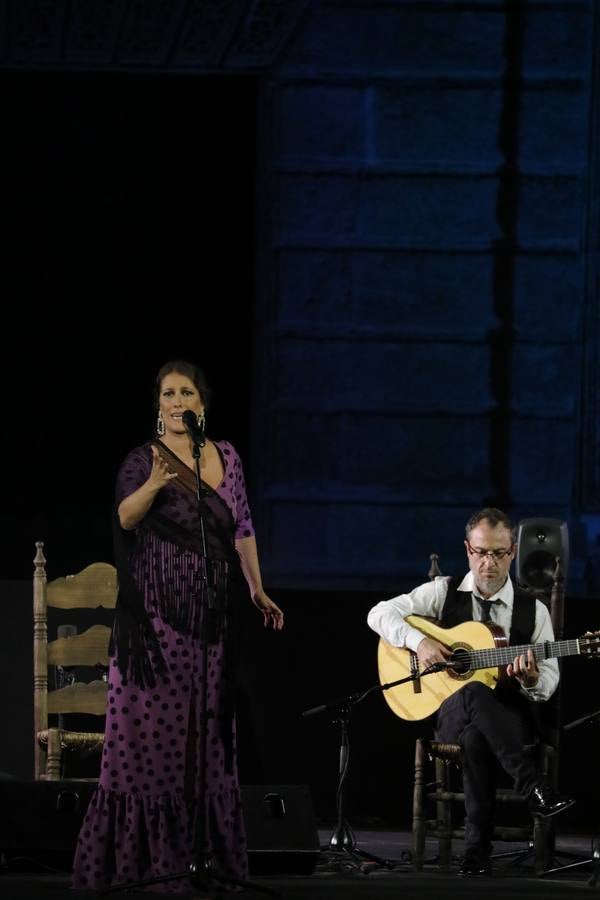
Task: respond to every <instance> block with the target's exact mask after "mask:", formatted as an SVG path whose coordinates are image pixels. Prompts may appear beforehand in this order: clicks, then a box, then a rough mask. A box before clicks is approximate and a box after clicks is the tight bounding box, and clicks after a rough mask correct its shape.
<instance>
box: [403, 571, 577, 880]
mask: <svg viewBox="0 0 600 900" xmlns="http://www.w3.org/2000/svg"><path fill="white" fill-rule="evenodd" d="M430 562H431V566H430V569H429V572H428V576H429V578H430V580H433V579H434V578H436V577H437V576H439V575H441V574H442V573H441V571H440V569H439V566H438V556H437V555H436V554H435V553H432V554H431V556H430ZM536 597H537V598H539V599H540V600H542V601H543V602H545V603H546V605H547V606H548V607H549V609H550V616H551V619H552V623H553V627H554V630H555V636H556V639H557V640H558V639H560V637H562V629H563V619H564V575H563V570H562V566H561V563H560V560H559V559H558V558H557V560H556V569H555V572H554V578H553V584H552V589H551V592H550V595H548V593H545V594H543V593H536ZM549 702H552V700H551V701H549ZM552 719H553V720H555V721H553V722H552V723H551V726H550V728H549V729H548V731H549V733H550V734H551V738H550V737H549V738H546V739H545V740H544V739H541V740H540V742H539V743H538V744H536V745H535V746H534V747H531V748H527V749H528V751H529V752H534V753H535V756H536V763H537V766H538V769H539V772H540V777H541V778H545V779H548V780H550V781H551V782H552V783H553V784H554V785H556V781H557V775H558V755H557V747H558V733H559V729H558V702H556V704H555V706H554V708H553V709H552ZM546 740H548V742H546ZM460 773H461V748H460V746H459V745H458V744H443V743H441V742H439V741H435V740H432V739H430V738H428V737H427V738H425V737H419V738H417V740H416V745H415V773H414V777H415V781H414V792H413V821H412V846H413V865H414V868H415V869H416V870H417V871H420V870H421V869H422V868H423V865H424V855H425V840H426V838H427V837H430V838H431V837H432V838H434V839H436V840H437V846H438V855H437V860H436V861H437V863H438V864H439V865H440V866H441V867H442V868H449V867H450V865H451V862H452V839H453V838H457V839H464V836H465V828H464V815H463V816H462V817H461V819H460V820H459V821H458V822H457V821H455V809H456V807H457V806H458V805H459V804H463V803H464V793H463V792H462V784H461V778H460ZM496 802H497V804H502V803H506V804H507V807H506V808H507V809H510V810H511V811H512V821H511V822H510V823H509V824H506V825H503V824H501V822H502V817H501V814H500V815H499V817H498V824H496V825H495V828H494V836H493V837H494V840H496V841H520V842H525V843H526V844H527V849H524V850H522V851H516V852H510V853H506V854H496V856H497V857H498V856H502V855H505V856H512V857H513V858H516V861H517V862H521V861H522V860H524V859H525V858H527V857H532V858H533V863H534V868H535V871H536V873H537V874H540V873H541V872H543V871H545V870H546V869H548V868H549V866H550V865H551V863H552V859H553V855H554V825H553V822H552V821H551V820H548V819H543V818H541V817H539V816H534V817H533V822H532V821H531V817H530V816H529V814H528V812H527V811H526V807H525V801H524V800H523V798H522V797H521V795H520V794H518V793H517V792H516V791H515V790H514V789H513V788H500V787H499V788H498V789H497V790H496ZM508 804H510V806H508ZM519 805H520V806H521V807H522V810H521V812H522V813H523V814H522V815H521V816H520V817H519V816H517V808H518V806H519ZM431 807H433V810H434V813H435V817H434V818H428V815H430V810H431ZM507 817H508V819H509V820H510V819H511V813H507ZM516 820H517V821H516Z"/></svg>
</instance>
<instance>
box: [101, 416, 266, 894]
mask: <svg viewBox="0 0 600 900" xmlns="http://www.w3.org/2000/svg"><path fill="white" fill-rule="evenodd" d="M186 428H187V430H188V434H189V436H190V438H191V441H192V457H193V459H194V471H195V473H196V499H197V501H198V518H199V521H200V543H201V547H202V557H203V559H204V568H203V572H202V582H203V585H204V591H203V595H204V597H205V604H204V608H203V609H201V611H200V651H201V654H202V720H201V722H200V731H201V735H200V754H199V755H200V772H199V775H198V797H199V800H198V803H197V804H196V814H195V822H194V860H193V862H192V863H191V864H190V867H189V869H187V870H186V871H185V872H176V873H174V874H172V875H156V876H154V877H150V878H145V879H143V880H140V881H133V882H128V883H126V884H118V885H113V886H111V887H109V888H106V889H105V890H103V891H101V892H100V893H101V894H102V895H104V894H111V893H113V892H115V891H122V890H126V891H131V890H134V889H135V888H138V887H143V886H145V885H147V884H166V883H167V882H169V881H180V880H182V879H184V878H187V879H189V880H190V882H191V884H192V885H193V887H194V889H195V890H202V891H209V893H210V895H211V896H212V897H214V898H215V900H220V898H222V896H223V893H222V892H223V891H227V892H229V890H230V886H231V887H237V888H240V889H246V888H248V889H251V890H253V891H257V892H259V893H263V894H269V895H270V896H272V897H280V896H281V894H280V893H279V891H276V890H273V889H272V888H267V887H263V886H262V885H258V884H255V883H254V882H251V881H244V880H242V879H240V878H234V877H233V876H229V875H224V874H223V873H221V872H218V871H217V870H216V869H215V866H214V861H213V854H212V853H211V851H210V849H209V847H208V840H207V827H206V826H207V813H208V809H207V803H206V759H207V741H208V735H207V723H208V715H207V712H208V710H207V707H208V640H209V628H208V625H209V615H210V614H211V613H217V612H218V606H217V601H216V597H215V594H214V590H213V588H212V587H211V586H210V584H209V581H208V577H207V575H208V567H209V559H208V555H207V552H206V534H205V530H204V515H203V505H202V498H203V497H205V496H206V495H207V493H208V491H207V490H206V488H204V487H203V486H202V478H201V476H200V455H201V451H202V447H204V445H205V443H206V440H205V436H204V429H203V428H200V427H198V428H191V427H188V425H187V423H186Z"/></svg>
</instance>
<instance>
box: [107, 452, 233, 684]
mask: <svg viewBox="0 0 600 900" xmlns="http://www.w3.org/2000/svg"><path fill="white" fill-rule="evenodd" d="M153 443H154V446H156V447H157V448H158V450H159V453H160V454H161V456H162V457H163V458H164V459H165V460H166V461H167V462H168V465H169V468H170V470H171V471H173V472H177V475H178V477H177V479H174V480H173V481H172V482H170V483H169V484H168V485H167V486H165V487H164V488H163V489H162V490H161V491H160V492H159V494H158V495H157V497H156V500H155V502H154V504H153V505H152V507H151V509H150V510H149V512H148V513H147V514H146V516H145V517H144V519H143V521H142V522H141V523H140V525H139V526H138V528H137V529H136V530H135V531H125V530H124V529H123V528H121V525H120V522H119V518H118V515H117V509H116V507H117V506H118V502H119V501H117V504H116V507H115V510H114V513H113V541H114V556H115V565H116V568H117V575H118V581H119V594H118V598H117V608H116V614H115V623H114V627H113V632H112V637H111V646H110V653H111V655H114V656H115V657H116V663H117V666H118V668H119V671H120V673H121V676H122V677H123V678H124V679H131V681H133V682H134V684H136V685H138V686H139V687H141V688H144V686H149V687H152V686H154V684H155V683H156V677H157V676H161V675H165V674H166V672H167V668H166V665H165V661H164V659H163V656H162V652H161V649H160V644H159V641H158V637H157V635H156V633H155V632H154V629H153V628H152V624H151V621H150V616H151V613H152V612H153V611H152V610H149V608H148V603H147V598H146V599H145V598H144V596H143V594H142V592H141V591H140V589H139V588H138V585H137V584H136V579H135V578H134V576H133V572H132V558H133V556H134V554H135V553H136V550H137V549H138V548H139V546H140V543H141V542H165V541H167V542H171V543H172V544H174V545H176V546H177V547H179V548H184V549H187V550H191V551H193V552H194V553H195V554H198V556H199V557H201V559H200V568H201V571H200V572H198V573H197V590H196V591H195V592H194V596H193V598H190V597H189V596H185V594H184V593H182V592H181V591H178V590H166V588H165V589H164V590H160V589H159V590H158V591H155V597H154V601H155V604H156V610H154V612H156V614H157V615H158V616H160V618H161V619H162V620H163V621H164V622H166V623H167V624H168V625H170V626H171V627H172V628H174V629H175V630H177V631H180V632H182V633H184V634H196V635H197V634H199V631H200V626H201V621H202V620H201V616H202V615H205V614H206V615H207V616H208V622H207V632H206V633H207V636H208V639H209V640H216V639H218V638H219V637H222V636H225V635H228V636H229V637H230V638H231V637H233V628H232V612H233V610H234V609H235V606H236V602H235V598H236V596H237V594H238V592H239V591H242V590H245V591H246V593H247V590H248V588H247V585H246V582H245V579H244V577H243V574H242V571H241V566H240V560H239V555H238V553H237V551H236V549H235V538H234V535H235V522H234V520H233V516H232V514H231V511H230V510H229V508H228V506H227V504H226V503H225V501H224V500H223V499H222V498H221V497H220V496H219V495H218V494H217V493H216V491H214V490H213V489H212V488H210V487H209V486H208V485H206V484H205V483H204V482H203V483H202V486H203V488H204V496H203V497H202V498H201V500H200V506H199V504H198V499H197V496H196V477H195V474H194V473H193V472H192V471H191V470H190V469H189V468H188V467H187V466H186V465H185V463H183V462H182V461H181V460H180V459H179V457H177V456H176V455H175V454H174V453H172V452H171V451H170V450H169V449H168V448H167V447H166V446H165V445H164V444H162V443H161V442H160V441H155V442H153ZM200 511H201V513H202V519H203V522H204V536H205V542H206V557H204V554H203V545H202V538H201V531H200V515H199V513H200ZM175 576H176V573H175ZM137 581H138V583H139V578H138V579H137Z"/></svg>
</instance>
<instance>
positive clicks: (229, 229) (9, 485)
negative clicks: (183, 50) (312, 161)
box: [1, 72, 256, 578]
mask: <svg viewBox="0 0 600 900" xmlns="http://www.w3.org/2000/svg"><path fill="white" fill-rule="evenodd" d="M1 78H2V83H3V87H4V90H3V97H4V100H5V102H4V113H3V119H4V127H3V132H4V138H3V143H4V144H5V149H6V151H7V152H6V153H5V162H4V167H3V178H2V181H3V184H2V189H3V190H2V192H3V194H4V197H5V214H6V216H5V218H6V225H7V237H8V243H7V248H8V252H7V254H6V260H5V271H4V277H5V283H4V290H3V294H4V303H3V327H2V360H3V373H4V374H3V381H4V385H3V387H4V390H3V397H4V403H3V420H4V429H3V432H4V450H5V456H4V472H5V478H4V483H3V493H4V497H3V501H4V502H3V503H2V518H3V520H4V521H3V523H2V524H3V529H2V530H3V533H4V542H3V543H4V556H5V558H4V564H3V575H4V577H6V578H28V577H29V575H30V573H31V559H32V557H33V543H34V541H35V540H43V541H44V542H45V544H46V554H47V558H48V571H49V574H50V575H51V576H52V575H57V574H63V572H64V571H65V570H66V571H76V570H77V568H78V567H81V566H82V565H85V564H87V563H89V562H90V561H91V560H93V559H99V558H109V555H110V552H111V550H110V528H109V522H110V508H111V503H112V491H113V485H114V478H115V474H116V469H117V466H118V464H119V463H120V461H121V459H122V458H123V456H124V455H125V454H126V453H127V452H128V450H129V449H130V448H131V447H133V446H136V445H137V444H139V443H141V442H142V441H143V440H145V439H146V438H147V437H148V436H149V435H150V434H151V432H152V429H153V424H154V415H153V406H152V388H153V381H154V377H155V374H156V371H157V370H158V368H159V367H160V365H162V363H163V362H165V361H166V360H168V359H171V358H174V357H184V358H191V359H192V360H193V361H195V362H197V363H198V364H199V365H200V366H202V367H203V368H204V370H205V372H206V375H207V377H208V380H209V383H210V385H211V387H212V389H213V407H212V410H211V414H210V417H209V427H208V431H209V435H210V436H212V437H215V438H219V437H227V438H228V439H229V440H231V441H232V442H233V443H234V444H235V445H236V446H237V447H238V449H239V451H240V453H241V454H242V457H243V460H244V462H245V463H246V465H247V466H248V467H249V460H248V429H249V406H250V392H251V366H252V317H253V302H254V280H253V278H254V274H253V265H254V252H255V246H254V245H255V222H254V215H255V198H254V192H255V167H256V147H255V145H256V109H255V104H256V87H255V83H254V81H253V79H252V78H251V77H244V78H238V79H233V78H211V77H206V76H203V77H198V76H181V75H148V74H115V73H111V74H106V73H102V74H94V73H58V72H57V73H48V72H43V73H42V72H40V73H36V72H3V73H2V75H1ZM249 474H250V473H249Z"/></svg>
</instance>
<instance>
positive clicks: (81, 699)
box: [48, 681, 108, 716]
mask: <svg viewBox="0 0 600 900" xmlns="http://www.w3.org/2000/svg"><path fill="white" fill-rule="evenodd" d="M107 689H108V685H107V684H106V682H105V681H91V682H90V683H89V684H82V683H81V682H77V683H76V684H69V685H68V686H67V687H64V688H60V689H59V690H58V691H51V692H50V693H49V694H48V712H49V713H87V714H89V715H92V716H103V715H104V713H105V712H106V694H107Z"/></svg>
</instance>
